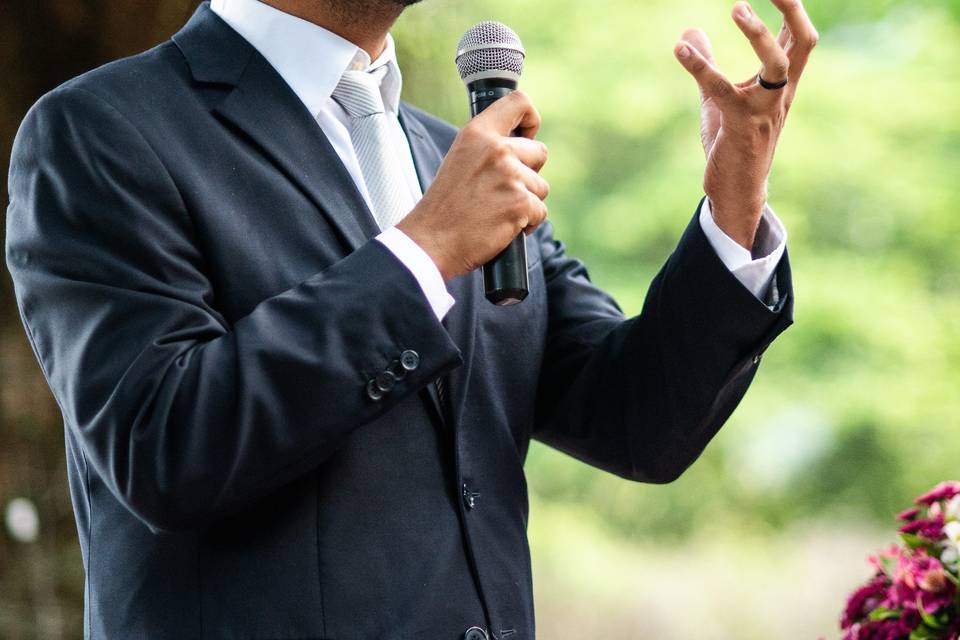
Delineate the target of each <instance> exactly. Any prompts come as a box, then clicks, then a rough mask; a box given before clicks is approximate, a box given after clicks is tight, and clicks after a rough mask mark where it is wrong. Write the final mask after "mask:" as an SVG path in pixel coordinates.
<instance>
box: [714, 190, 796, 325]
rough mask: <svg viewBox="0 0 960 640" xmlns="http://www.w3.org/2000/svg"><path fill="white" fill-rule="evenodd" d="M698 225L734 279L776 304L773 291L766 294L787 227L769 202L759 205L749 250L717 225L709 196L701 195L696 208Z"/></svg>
mask: <svg viewBox="0 0 960 640" xmlns="http://www.w3.org/2000/svg"><path fill="white" fill-rule="evenodd" d="M700 226H701V227H702V228H703V233H704V235H706V236H707V240H708V241H709V242H710V245H711V246H712V247H713V249H714V251H716V252H717V255H718V256H719V257H720V260H721V261H722V262H723V264H724V265H726V267H727V269H729V270H730V272H731V273H732V274H733V275H734V276H735V277H736V278H737V280H739V281H740V282H741V283H742V284H743V286H745V287H746V288H747V289H749V290H750V291H751V292H752V293H753V295H755V296H756V297H757V298H758V299H760V300H761V301H764V303H766V304H770V306H773V305H776V303H777V302H778V300H777V298H778V297H779V295H778V294H777V293H776V291H773V292H771V293H772V295H770V296H768V295H767V294H768V290H769V289H770V283H771V281H772V280H773V275H774V273H775V272H776V270H777V265H778V264H780V258H782V257H783V252H784V250H785V249H786V246H787V230H786V228H785V227H784V226H783V223H782V222H781V221H780V218H778V217H777V214H775V213H774V212H773V209H771V208H770V206H769V205H764V207H763V215H762V216H761V218H760V226H759V227H757V235H756V239H755V240H754V244H753V252H752V253H751V252H750V251H747V250H746V249H745V248H744V247H742V246H741V245H739V244H738V243H737V242H736V241H735V240H734V239H733V238H731V237H730V236H728V235H727V234H726V233H724V232H723V230H722V229H721V228H720V227H719V226H717V223H716V221H715V220H714V219H713V210H712V208H711V206H710V198H704V200H703V206H702V207H701V208H700ZM755 256H756V257H755Z"/></svg>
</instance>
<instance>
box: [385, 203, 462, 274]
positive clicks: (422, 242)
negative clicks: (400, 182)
mask: <svg viewBox="0 0 960 640" xmlns="http://www.w3.org/2000/svg"><path fill="white" fill-rule="evenodd" d="M397 229H399V230H400V231H402V232H403V233H405V234H406V235H407V237H408V238H410V239H411V240H413V241H414V242H415V243H416V244H417V246H419V247H420V248H421V249H423V252H424V253H426V254H427V255H428V256H429V257H430V259H431V260H432V261H433V264H435V265H436V267H437V270H438V271H439V272H440V276H441V277H442V278H443V281H444V282H448V281H450V280H451V279H452V278H454V277H455V276H457V275H458V274H457V273H456V270H455V267H454V263H453V262H451V261H450V260H449V258H448V256H447V254H446V252H445V251H444V250H443V248H442V243H441V242H439V241H438V239H437V234H436V233H433V232H432V231H431V230H430V229H429V228H428V227H427V226H426V225H423V224H421V223H420V221H419V220H418V216H414V214H413V213H412V212H411V213H410V215H408V216H407V217H406V218H404V219H403V220H401V221H400V222H399V223H398V224H397Z"/></svg>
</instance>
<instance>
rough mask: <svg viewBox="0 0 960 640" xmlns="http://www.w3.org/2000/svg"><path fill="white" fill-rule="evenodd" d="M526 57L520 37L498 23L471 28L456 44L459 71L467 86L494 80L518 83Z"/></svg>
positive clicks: (484, 23)
mask: <svg viewBox="0 0 960 640" xmlns="http://www.w3.org/2000/svg"><path fill="white" fill-rule="evenodd" d="M523 58H524V50H523V44H522V43H521V42H520V38H519V37H518V36H517V34H516V33H514V32H513V29H511V28H510V27H508V26H507V25H505V24H501V23H499V22H489V21H487V22H481V23H480V24H478V25H475V26H473V27H471V28H470V29H469V30H468V31H467V32H466V33H465V34H463V37H462V38H460V44H458V45H457V58H456V60H457V69H458V70H459V71H460V78H461V79H462V80H463V81H464V82H465V83H469V82H472V81H473V80H479V79H480V78H495V77H507V78H511V79H514V80H518V79H519V78H520V74H521V73H523Z"/></svg>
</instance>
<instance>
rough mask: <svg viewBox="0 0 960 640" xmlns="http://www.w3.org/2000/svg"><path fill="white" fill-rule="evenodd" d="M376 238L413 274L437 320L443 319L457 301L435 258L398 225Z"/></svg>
mask: <svg viewBox="0 0 960 640" xmlns="http://www.w3.org/2000/svg"><path fill="white" fill-rule="evenodd" d="M376 239H377V240H379V241H380V242H381V243H383V246H385V247H386V248H387V249H389V250H390V253H392V254H393V255H395V256H396V257H397V259H398V260H399V261H400V262H402V263H403V264H404V266H405V267H406V268H407V269H408V270H409V271H410V273H412V274H413V277H414V278H416V279H417V283H419V284H420V289H422V290H423V295H425V296H426V297H427V302H429V303H430V308H431V309H433V313H434V315H436V316H437V320H443V318H444V316H446V315H447V312H449V311H450V308H451V307H453V303H454V302H455V301H454V299H453V296H451V295H450V292H449V291H447V285H446V284H445V283H444V282H443V276H441V275H440V270H439V269H437V265H436V264H434V262H433V259H432V258H431V257H430V256H429V255H427V252H426V251H424V250H423V249H422V248H421V247H420V245H418V244H417V243H416V242H414V241H413V240H411V239H410V236H408V235H407V234H405V233H404V232H403V231H400V229H397V228H396V227H390V228H389V229H387V230H386V231H384V232H382V233H381V234H380V235H378V236H377V238H376Z"/></svg>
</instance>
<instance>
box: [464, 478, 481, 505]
mask: <svg viewBox="0 0 960 640" xmlns="http://www.w3.org/2000/svg"><path fill="white" fill-rule="evenodd" d="M479 497H480V492H479V491H470V489H469V488H468V487H467V484H466V483H464V484H463V503H464V504H465V505H467V509H473V508H474V507H475V506H477V498H479Z"/></svg>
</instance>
